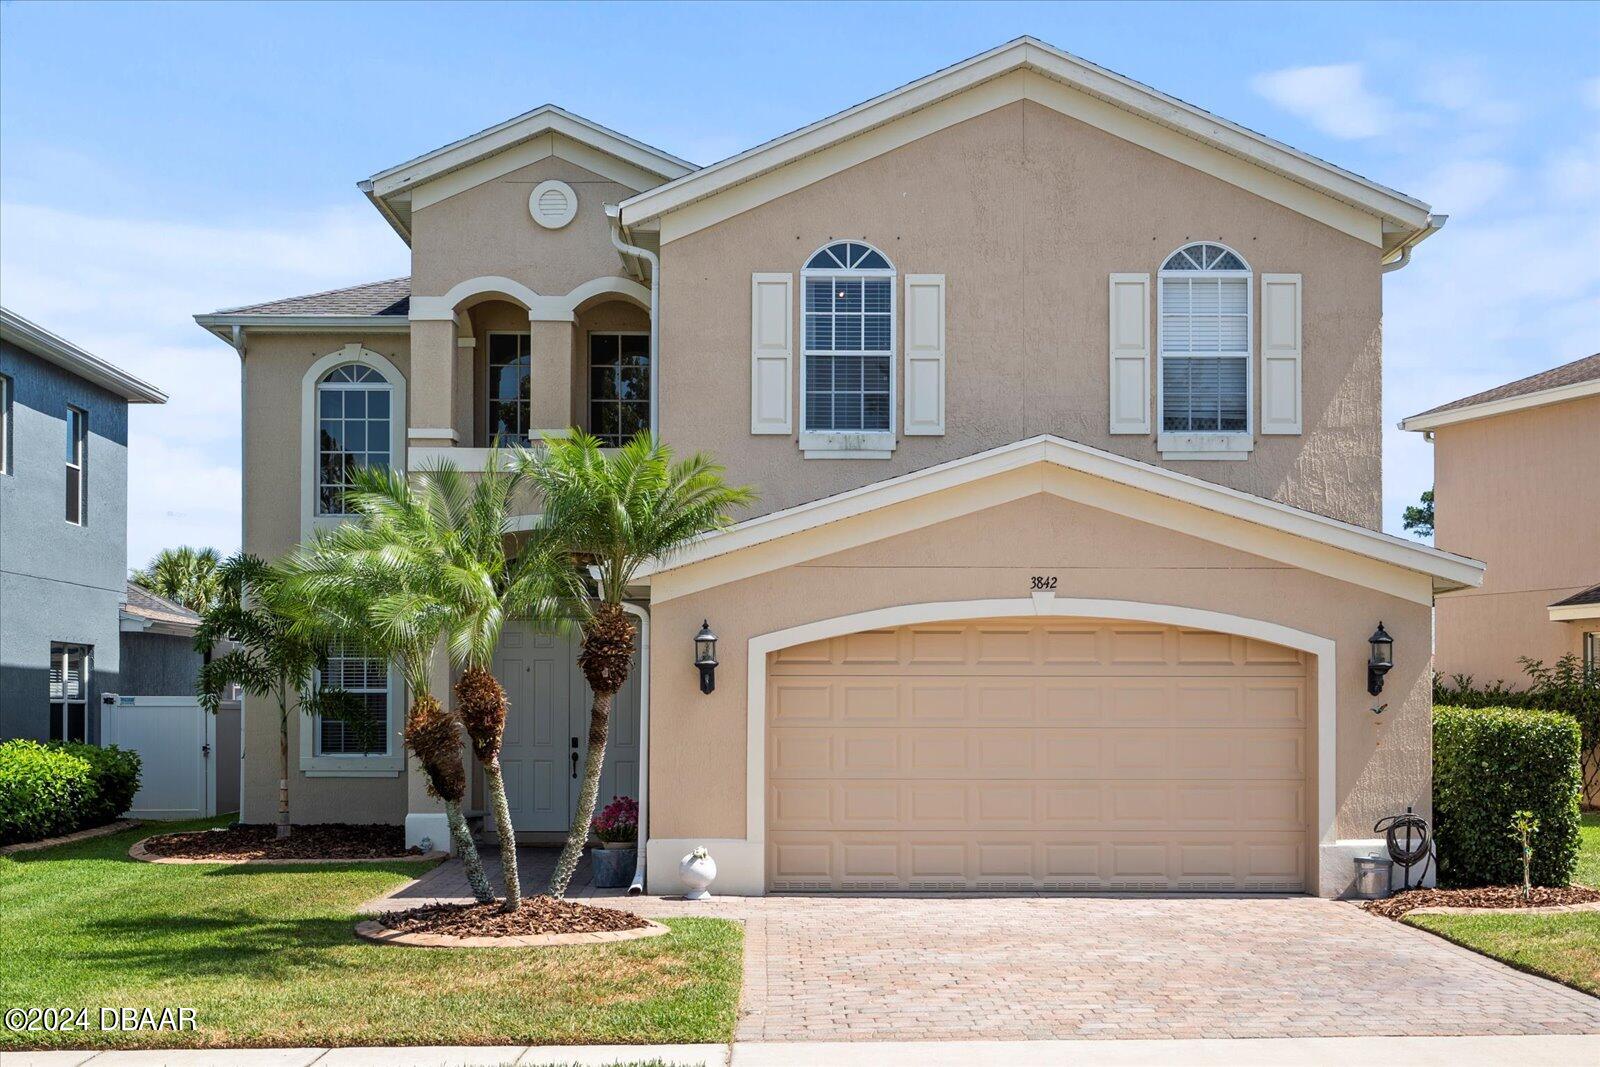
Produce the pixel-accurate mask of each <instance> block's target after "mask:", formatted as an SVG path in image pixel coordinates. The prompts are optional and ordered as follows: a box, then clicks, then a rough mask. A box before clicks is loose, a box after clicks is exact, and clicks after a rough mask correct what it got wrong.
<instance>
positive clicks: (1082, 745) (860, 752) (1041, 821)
mask: <svg viewBox="0 0 1600 1067" xmlns="http://www.w3.org/2000/svg"><path fill="white" fill-rule="evenodd" d="M770 666H771V669H770V671H769V678H770V680H769V692H768V715H769V724H768V734H767V738H768V740H767V744H768V753H767V760H768V800H767V819H768V842H769V843H768V873H769V877H770V879H771V882H772V886H773V888H774V889H776V890H791V891H793V890H819V889H836V890H862V889H911V890H962V889H1032V888H1045V889H1150V890H1212V891H1228V890H1258V891H1259V890H1284V891H1297V890H1300V889H1302V888H1303V887H1304V885H1305V877H1306V848H1307V841H1306V827H1307V824H1308V822H1309V812H1308V810H1307V804H1308V803H1309V794H1308V790H1307V765H1308V762H1309V758H1308V752H1307V737H1308V734H1307V729H1306V726H1307V721H1308V714H1307V708H1306V706H1305V700H1306V697H1305V694H1306V686H1305V663H1304V661H1303V659H1302V657H1301V655H1300V654H1299V653H1297V652H1295V651H1293V650H1291V649H1285V648H1279V647H1276V646H1271V645H1263V644H1260V643H1258V642H1254V641H1249V640H1246V639H1244V638H1238V637H1231V636H1229V635H1226V634H1216V633H1209V632H1203V631H1192V630H1182V629H1178V628H1175V627H1161V626H1148V625H1140V624H1130V623H1121V622H1097V621H1083V620H1053V621H1048V622H1040V621H1037V620H1025V621H1012V620H992V621H985V622H975V623H965V624H957V625H938V626H916V627H905V628H902V629H899V630H885V631H872V632H868V633H859V634H851V635H849V636H847V637H840V638H835V639H832V640H829V641H820V642H816V643H813V644H810V645H803V646H798V647H796V648H791V649H786V650H784V651H781V652H778V653H774V654H773V656H772V662H771V665H770Z"/></svg>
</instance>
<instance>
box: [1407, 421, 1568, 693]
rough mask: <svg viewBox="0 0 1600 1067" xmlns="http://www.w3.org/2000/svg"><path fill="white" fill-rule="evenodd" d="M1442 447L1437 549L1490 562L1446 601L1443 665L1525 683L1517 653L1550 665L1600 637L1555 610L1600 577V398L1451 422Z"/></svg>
mask: <svg viewBox="0 0 1600 1067" xmlns="http://www.w3.org/2000/svg"><path fill="white" fill-rule="evenodd" d="M1433 448H1434V520H1435V527H1434V529H1435V533H1434V543H1435V544H1437V545H1438V546H1439V547H1440V548H1443V549H1447V550H1449V551H1451V552H1459V553H1461V554H1463V555H1467V556H1471V557H1473V558H1474V559H1480V560H1483V561H1484V563H1486V564H1487V565H1488V569H1487V571H1486V572H1485V574H1484V580H1483V586H1482V588H1480V589H1466V590H1462V591H1461V592H1458V593H1449V594H1446V595H1444V596H1441V597H1440V598H1439V606H1438V636H1437V648H1436V650H1435V653H1434V661H1435V664H1436V666H1437V669H1438V670H1439V672H1440V673H1441V674H1443V675H1445V676H1446V677H1449V676H1451V675H1455V674H1458V673H1460V674H1470V675H1472V676H1473V677H1474V678H1475V679H1477V680H1478V681H1479V682H1491V681H1494V680H1495V679H1503V680H1505V681H1506V682H1508V683H1511V684H1513V685H1515V686H1517V687H1521V685H1522V684H1523V683H1524V682H1525V681H1526V678H1525V676H1524V674H1523V671H1522V668H1521V666H1520V665H1519V664H1518V663H1517V657H1519V656H1529V657H1532V658H1533V659H1542V660H1544V661H1545V663H1547V664H1548V663H1550V662H1552V661H1554V660H1555V659H1557V658H1558V657H1560V656H1562V655H1564V654H1566V653H1568V652H1572V653H1581V651H1582V634H1583V632H1584V630H1585V629H1589V630H1600V622H1589V623H1587V624H1584V623H1570V622H1551V621H1550V616H1549V613H1548V611H1547V610H1546V609H1547V607H1548V605H1550V604H1551V603H1553V602H1555V601H1557V600H1561V599H1562V598H1564V597H1567V596H1570V595H1572V594H1573V593H1576V592H1578V591H1579V590H1581V589H1586V588H1588V587H1589V586H1591V585H1594V584H1595V583H1597V582H1600V477H1596V475H1595V457H1596V456H1600V397H1587V398H1584V399H1581V400H1571V401H1567V402H1566V403H1562V404H1551V405H1549V406H1546V407H1539V408H1529V409H1527V410H1524V411H1516V412H1511V413H1509V414H1506V415H1496V416H1494V417H1493V418H1487V419H1478V420H1475V421H1472V422H1463V423H1457V424H1455V425H1452V426H1443V427H1440V428H1439V429H1438V430H1437V431H1436V433H1435V437H1434V444H1433Z"/></svg>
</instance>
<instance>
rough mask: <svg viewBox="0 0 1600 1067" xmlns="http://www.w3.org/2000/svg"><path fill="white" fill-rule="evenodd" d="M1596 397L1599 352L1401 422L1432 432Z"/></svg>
mask: <svg viewBox="0 0 1600 1067" xmlns="http://www.w3.org/2000/svg"><path fill="white" fill-rule="evenodd" d="M1597 395H1600V352H1597V353H1595V354H1594V355H1592V356H1584V357H1583V358H1582V359H1575V360H1573V361H1572V362H1571V363H1563V364H1562V365H1561V366H1559V367H1552V368H1551V369H1549V370H1546V371H1540V372H1539V373H1538V374H1530V375H1528V376H1527V377H1526V378H1518V379H1517V380H1516V381H1514V382H1507V383H1506V384H1505V385H1497V386H1495V387H1494V388H1493V389H1485V390H1484V391H1483V392H1481V393H1473V394H1472V395H1471V396H1464V397H1462V398H1461V399H1460V400H1452V401H1450V403H1448V404H1440V405H1439V406H1438V407H1436V408H1429V409H1428V410H1427V411H1424V412H1422V413H1421V414H1420V415H1413V416H1411V417H1410V418H1409V419H1403V420H1401V423H1400V428H1401V429H1402V430H1433V429H1437V428H1438V427H1440V426H1448V425H1450V424H1451V423H1454V422H1470V421H1472V420H1473V419H1483V418H1488V417H1489V416H1490V415H1504V414H1506V413H1507V412H1511V411H1522V410H1524V409H1526V408H1536V407H1543V406H1544V405H1546V404H1559V403H1560V402H1561V401H1563V400H1576V399H1578V398H1579V397H1585V396H1597Z"/></svg>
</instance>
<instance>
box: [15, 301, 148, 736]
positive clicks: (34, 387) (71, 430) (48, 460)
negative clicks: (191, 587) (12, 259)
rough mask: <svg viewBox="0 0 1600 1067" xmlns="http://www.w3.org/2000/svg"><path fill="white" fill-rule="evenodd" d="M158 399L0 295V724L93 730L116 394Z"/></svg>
mask: <svg viewBox="0 0 1600 1067" xmlns="http://www.w3.org/2000/svg"><path fill="white" fill-rule="evenodd" d="M166 400H167V397H166V394H165V393H163V392H161V390H159V389H157V388H155V387H154V386H152V385H150V384H148V383H147V382H143V381H141V380H139V379H138V378H135V377H134V376H133V375H131V374H129V373H127V372H126V371H124V370H121V369H120V368H118V367H115V366H113V365H111V364H110V363H107V362H106V361H105V360H103V359H101V358H99V357H98V356H95V355H91V354H90V353H88V352H85V351H84V350H83V349H81V348H79V347H78V346H76V345H74V344H72V343H71V342H70V341H66V340H63V339H62V338H60V337H57V336H56V335H55V334H53V333H51V332H50V331H48V330H46V329H44V328H43V327H41V326H38V325H36V324H35V323H32V322H29V321H28V320H27V319H24V318H22V317H21V316H20V315H17V314H15V313H13V312H11V311H9V310H6V309H4V308H0V472H3V473H0V738H9V737H31V738H38V739H40V740H45V739H50V738H57V739H68V740H86V741H91V742H93V741H96V740H97V739H98V733H99V728H98V719H99V716H98V714H97V713H96V709H97V708H98V705H99V702H100V696H101V694H102V693H109V692H115V691H116V690H117V688H118V686H119V684H120V679H119V673H120V670H121V648H120V645H121V608H122V604H123V602H124V599H125V595H126V581H127V574H128V405H129V404H130V403H132V404H164V403H166Z"/></svg>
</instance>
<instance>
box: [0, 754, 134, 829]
mask: <svg viewBox="0 0 1600 1067" xmlns="http://www.w3.org/2000/svg"><path fill="white" fill-rule="evenodd" d="M138 791H139V756H138V754H137V753H134V752H128V751H125V750H123V749H120V748H117V747H116V746H114V745H113V746H109V747H107V748H96V747H95V746H94V745H80V744H66V743H61V742H50V743H49V744H40V743H39V742H37V741H24V740H16V741H7V742H5V743H3V744H0V845H10V844H14V843H16V842H20V841H38V840H40V839H41V838H46V837H55V836H56V835H58V834H70V833H72V832H73V831H74V830H82V829H85V828H86V827H90V826H101V825H103V824H105V823H108V822H111V821H112V820H113V819H115V818H116V817H117V816H118V815H121V814H122V813H123V812H124V811H126V810H128V805H129V804H130V803H131V802H132V801H133V794H134V793H136V792H138Z"/></svg>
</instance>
